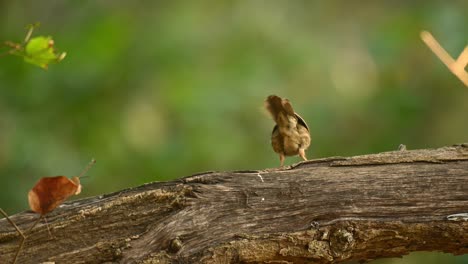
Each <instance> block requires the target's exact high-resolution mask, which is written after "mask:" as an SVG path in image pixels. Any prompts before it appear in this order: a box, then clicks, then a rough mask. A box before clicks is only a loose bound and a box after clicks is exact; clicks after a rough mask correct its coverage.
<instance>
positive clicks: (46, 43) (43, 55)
mask: <svg viewBox="0 0 468 264" xmlns="http://www.w3.org/2000/svg"><path fill="white" fill-rule="evenodd" d="M24 53H25V54H24V61H26V62H28V63H31V64H34V65H37V66H39V67H41V68H43V69H47V67H48V65H49V64H50V63H51V62H58V61H61V60H62V59H63V58H64V57H65V53H55V50H54V40H53V39H52V37H44V36H39V37H35V38H31V39H30V40H29V41H28V43H27V44H26V48H25V51H24Z"/></svg>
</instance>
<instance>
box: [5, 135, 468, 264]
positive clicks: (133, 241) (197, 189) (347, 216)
mask: <svg viewBox="0 0 468 264" xmlns="http://www.w3.org/2000/svg"><path fill="white" fill-rule="evenodd" d="M467 213H468V144H463V145H457V146H452V147H444V148H440V149H435V150H414V151H393V152H386V153H381V154H376V155H365V156H357V157H350V158H341V157H336V158H326V159H319V160H311V161H308V162H302V163H299V164H297V165H294V166H292V167H288V168H284V169H268V170H261V171H239V172H210V173H205V174H199V175H194V176H190V177H186V178H182V179H179V180H176V181H171V182H154V183H149V184H146V185H143V186H140V187H137V188H131V189H126V190H123V191H120V192H117V193H113V194H108V195H102V196H98V197H92V198H85V199H81V200H77V201H72V202H68V203H65V204H64V205H62V206H61V207H59V208H57V209H56V210H55V211H53V212H52V213H50V214H49V215H47V220H48V223H49V227H50V229H51V231H52V234H53V235H54V238H51V237H49V234H48V232H47V228H46V226H45V224H44V223H41V224H39V225H38V226H37V227H36V228H34V230H32V231H31V233H30V234H26V235H27V236H28V239H27V241H26V243H25V246H24V249H23V252H22V253H21V254H20V258H19V261H18V262H19V263H38V262H43V261H53V262H56V263H103V262H116V263H239V262H242V263H288V262H293V263H310V262H314V263H332V262H333V263H339V262H344V261H349V260H368V259H375V258H380V257H394V256H401V255H404V254H408V253H409V252H412V251H443V252H448V253H452V254H465V253H468V221H467V220H468V215H467ZM455 214H459V215H455ZM37 217H38V216H37V215H36V214H33V213H32V212H23V213H19V214H16V215H14V216H12V217H11V219H12V220H13V221H15V222H16V223H17V225H18V226H19V227H20V228H21V229H22V230H26V229H27V228H28V227H29V226H30V225H31V224H32V223H33V222H34V220H35V219H36V218H37ZM19 240H20V237H19V235H18V234H17V233H16V231H15V229H14V228H13V227H12V226H11V225H10V224H9V223H8V222H7V221H6V220H5V219H3V220H0V260H1V261H0V262H1V263H7V262H9V261H10V260H12V259H13V256H14V253H15V250H16V248H17V246H18V243H19Z"/></svg>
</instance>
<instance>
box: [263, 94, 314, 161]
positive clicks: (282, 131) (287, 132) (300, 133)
mask: <svg viewBox="0 0 468 264" xmlns="http://www.w3.org/2000/svg"><path fill="white" fill-rule="evenodd" d="M265 108H266V109H267V111H268V112H269V113H270V114H271V117H272V118H273V120H274V121H275V123H276V125H275V126H274V128H273V131H272V133H271V146H272V147H273V150H274V151H275V152H276V153H278V154H279V159H280V166H281V167H283V165H284V159H285V156H295V155H299V156H300V157H301V158H302V159H303V160H307V157H306V154H305V151H306V150H307V149H308V148H309V146H310V140H311V139H310V132H309V127H308V126H307V124H306V122H305V121H304V119H303V118H302V117H301V116H300V115H298V114H297V113H296V112H294V109H293V107H292V106H291V103H290V102H289V100H288V99H283V98H281V97H279V96H277V95H270V96H268V97H267V99H266V100H265Z"/></svg>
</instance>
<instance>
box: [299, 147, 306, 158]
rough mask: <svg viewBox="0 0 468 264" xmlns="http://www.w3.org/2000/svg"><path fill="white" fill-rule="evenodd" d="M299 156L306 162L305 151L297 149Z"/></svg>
mask: <svg viewBox="0 0 468 264" xmlns="http://www.w3.org/2000/svg"><path fill="white" fill-rule="evenodd" d="M299 156H301V158H302V159H303V160H307V158H306V155H305V149H299Z"/></svg>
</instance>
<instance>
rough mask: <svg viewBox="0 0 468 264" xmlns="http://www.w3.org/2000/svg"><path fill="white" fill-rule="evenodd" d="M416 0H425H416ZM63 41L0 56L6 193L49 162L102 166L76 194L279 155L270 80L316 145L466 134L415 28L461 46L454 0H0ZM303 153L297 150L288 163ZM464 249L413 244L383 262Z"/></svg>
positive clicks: (7, 28)
mask: <svg viewBox="0 0 468 264" xmlns="http://www.w3.org/2000/svg"><path fill="white" fill-rule="evenodd" d="M418 3H419V4H418ZM36 21H39V22H41V24H42V26H41V27H40V28H39V29H38V30H37V31H36V32H35V35H52V36H53V37H54V39H55V43H56V46H57V47H58V48H59V49H60V50H63V51H66V52H67V53H68V55H67V57H66V58H65V60H64V61H63V62H61V63H60V64H57V65H51V66H50V67H49V70H48V71H44V70H42V69H40V68H38V67H35V66H33V65H30V64H26V63H24V62H23V61H22V60H21V59H20V58H18V57H12V56H10V57H8V56H7V57H2V58H0V186H1V190H0V207H2V208H3V209H5V210H6V211H7V212H8V213H10V214H14V213H17V212H20V211H23V210H26V209H27V208H28V205H27V198H26V194H27V192H28V191H29V189H30V188H31V187H32V186H33V185H34V184H35V182H36V181H37V180H38V179H39V178H40V177H42V176H54V175H67V176H72V175H76V174H78V173H79V172H80V171H81V170H82V169H83V168H84V167H85V165H86V164H87V163H88V162H89V160H90V159H91V158H93V157H94V158H96V160H97V164H96V165H95V167H94V168H93V169H92V170H91V171H90V172H89V173H88V174H89V175H90V176H91V177H90V178H88V179H86V180H84V183H83V184H84V189H83V192H82V194H81V195H80V196H79V197H76V198H80V197H86V196H93V195H98V194H103V193H109V192H114V191H117V190H120V189H123V188H127V187H131V186H137V185H141V184H143V183H147V182H150V181H165V180H170V179H175V178H179V177H183V176H188V175H191V174H193V173H196V172H202V171H209V170H239V169H262V168H266V167H275V166H278V162H279V161H278V157H277V155H275V154H274V152H273V151H272V149H271V146H270V139H269V136H270V132H271V129H272V127H273V121H272V120H270V119H269V117H268V116H267V115H266V114H265V113H264V111H263V110H262V106H263V100H264V99H265V98H266V96H268V95H270V94H278V95H280V96H284V97H286V98H289V99H290V100H291V101H292V102H293V106H294V107H295V110H296V111H297V112H298V113H300V114H301V115H302V116H303V117H304V119H305V120H306V121H307V122H308V124H309V127H310V130H311V133H312V140H313V142H312V145H311V148H310V149H309V151H308V156H309V157H310V158H320V157H326V156H332V155H342V156H346V155H359V154H367V153H374V152H381V151H389V150H395V149H396V148H397V147H398V145H399V144H400V143H404V144H406V145H407V146H408V148H409V149H415V148H432V147H440V146H444V145H451V144H454V143H461V142H467V141H468V133H467V132H468V115H467V113H468V89H467V88H466V87H464V86H463V84H462V83H461V82H460V81H459V80H458V79H457V78H456V77H455V76H454V75H453V74H451V73H450V72H449V71H448V69H447V68H446V67H445V66H444V65H443V64H442V63H441V62H440V61H439V60H438V59H437V58H436V57H435V55H434V54H433V53H432V52H431V51H430V50H429V49H428V48H427V47H426V46H425V45H424V43H423V42H422V41H421V40H420V37H419V34H420V31H421V30H423V29H427V30H429V31H431V32H432V33H433V34H434V35H435V36H436V38H437V39H438V40H439V41H440V42H441V43H442V45H443V46H444V47H445V48H446V49H447V50H448V52H449V53H451V54H452V56H454V57H457V56H458V54H460V52H461V51H462V50H463V48H464V47H465V46H466V45H467V36H468V2H467V1H465V0H459V1H414V2H413V1H385V2H384V1H379V2H377V1H361V2H359V3H358V2H355V1H353V2H352V1H320V2H319V1H260V0H258V1H257V0H254V1H220V0H212V1H116V0H114V1H110V0H109V1H58V0H53V1H0V40H2V41H3V40H14V41H20V40H22V39H23V38H24V35H25V32H26V30H25V29H24V26H25V25H26V24H29V23H32V22H36ZM297 161H299V159H298V158H297V157H293V158H288V159H287V163H288V164H291V163H295V162H297ZM423 262H424V263H426V264H431V263H467V262H468V257H467V256H461V257H453V256H450V255H443V254H434V253H418V254H412V255H410V256H409V257H405V258H403V259H397V260H379V261H375V262H374V263H376V264H382V263H395V264H396V263H423Z"/></svg>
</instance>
